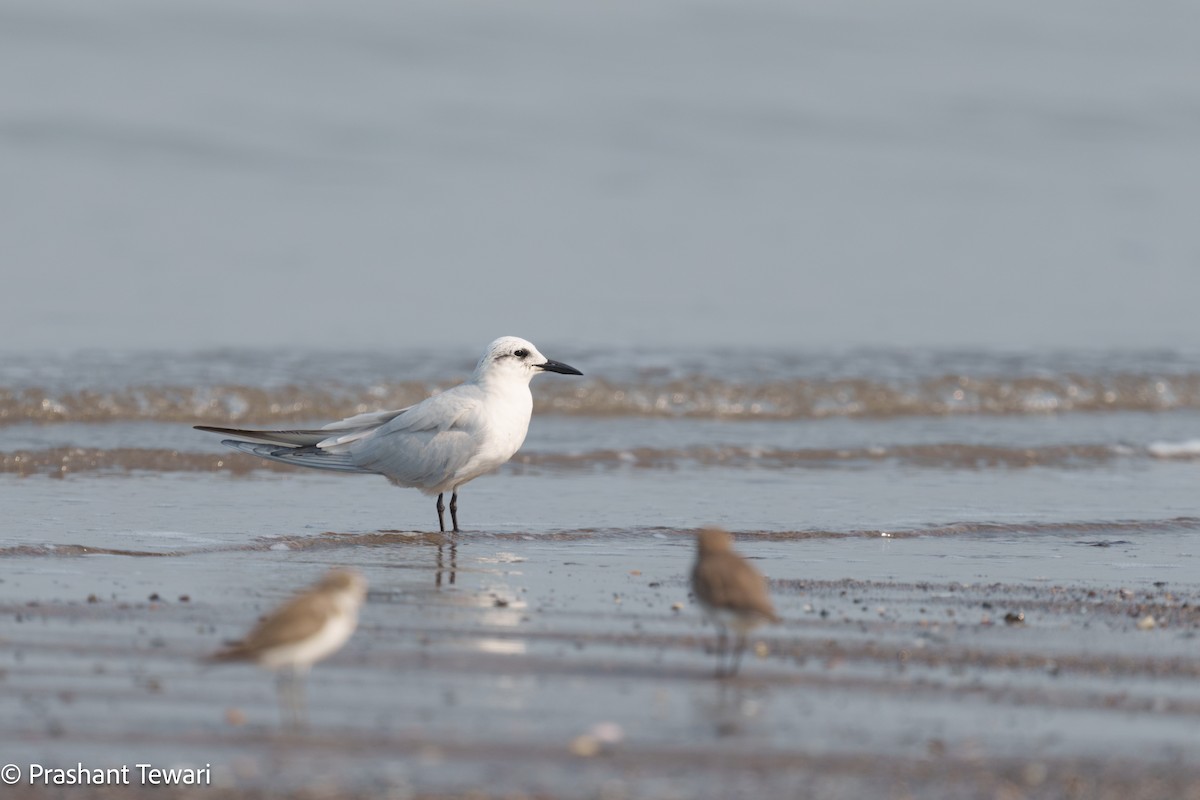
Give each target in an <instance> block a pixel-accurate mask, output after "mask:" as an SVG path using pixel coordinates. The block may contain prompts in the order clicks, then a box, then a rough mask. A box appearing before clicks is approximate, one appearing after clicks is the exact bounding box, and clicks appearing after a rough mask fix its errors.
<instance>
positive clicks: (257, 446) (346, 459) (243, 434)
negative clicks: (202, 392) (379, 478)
mask: <svg viewBox="0 0 1200 800" xmlns="http://www.w3.org/2000/svg"><path fill="white" fill-rule="evenodd" d="M196 428H197V429H198V430H202V431H211V432H212V433H224V434H231V435H233V436H237V437H239V438H237V439H222V440H221V444H223V445H226V446H227V447H232V448H233V449H234V450H241V451H242V452H243V453H249V454H250V455H252V456H258V457H259V458H265V459H268V460H270V461H278V462H279V463H281V464H294V465H295V466H297V467H312V468H313V469H329V470H334V471H335V472H366V473H370V472H371V470H369V469H363V468H361V467H359V466H358V465H357V464H355V463H354V462H352V461H351V460H350V456H349V454H347V453H330V452H329V451H328V450H323V449H321V448H320V447H319V446H318V445H317V443H318V442H320V441H321V440H323V439H326V438H328V437H329V431H320V430H316V431H303V430H300V431H244V430H238V429H236V428H213V427H209V426H207V425H197V426H196Z"/></svg>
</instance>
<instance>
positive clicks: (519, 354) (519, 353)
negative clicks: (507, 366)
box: [513, 347, 529, 358]
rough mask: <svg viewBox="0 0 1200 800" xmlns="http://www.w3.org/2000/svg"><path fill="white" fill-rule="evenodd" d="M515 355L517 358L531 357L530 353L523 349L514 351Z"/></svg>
mask: <svg viewBox="0 0 1200 800" xmlns="http://www.w3.org/2000/svg"><path fill="white" fill-rule="evenodd" d="M513 355H514V356H516V357H517V358H525V357H526V356H528V355H529V351H528V350H526V349H525V348H524V347H522V348H521V349H520V350H514V351H513Z"/></svg>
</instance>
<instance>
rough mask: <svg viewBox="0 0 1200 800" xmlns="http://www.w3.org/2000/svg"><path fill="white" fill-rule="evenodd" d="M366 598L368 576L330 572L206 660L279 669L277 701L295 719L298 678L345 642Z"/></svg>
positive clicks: (300, 711)
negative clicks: (233, 642) (250, 663)
mask: <svg viewBox="0 0 1200 800" xmlns="http://www.w3.org/2000/svg"><path fill="white" fill-rule="evenodd" d="M366 596H367V582H366V579H364V578H363V577H362V576H361V575H359V574H358V573H357V572H353V571H351V570H343V569H335V570H330V571H329V572H328V573H327V574H326V575H325V577H324V578H322V579H321V581H320V582H319V583H317V584H316V585H315V586H313V587H312V588H311V589H309V590H307V591H305V592H302V593H300V594H298V595H296V596H295V597H293V598H292V599H291V600H288V601H287V602H286V603H284V604H283V605H282V606H280V607H279V608H278V609H276V610H275V611H273V612H272V613H270V614H269V615H267V616H266V617H265V618H264V619H262V620H261V621H260V622H259V623H258V625H256V626H255V627H254V629H253V630H251V631H250V633H249V634H248V635H247V636H246V638H245V639H243V640H242V641H241V642H238V643H237V644H235V645H232V646H230V647H228V648H226V649H224V650H222V651H220V652H218V653H215V654H214V655H212V656H211V657H210V658H211V660H213V661H253V662H254V663H256V664H258V665H259V666H262V667H266V668H267V669H274V670H279V695H280V705H281V707H289V708H290V710H291V711H292V712H293V717H294V721H297V722H298V721H300V720H301V719H302V717H303V705H304V702H303V695H302V693H301V691H300V687H299V686H298V679H299V678H300V677H301V676H302V675H303V674H304V673H305V672H306V671H307V670H308V668H309V667H310V666H312V665H313V664H314V663H316V662H317V661H320V660H321V659H323V658H325V657H326V656H328V655H330V654H332V653H334V652H336V651H337V650H338V649H339V648H341V646H342V645H344V644H345V643H346V641H347V640H348V639H349V638H350V635H351V634H352V633H354V629H355V628H356V627H357V625H358V609H359V607H361V606H362V603H363V600H364V599H366Z"/></svg>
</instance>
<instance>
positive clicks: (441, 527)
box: [437, 492, 454, 533]
mask: <svg viewBox="0 0 1200 800" xmlns="http://www.w3.org/2000/svg"><path fill="white" fill-rule="evenodd" d="M442 494H445V492H442ZM450 502H451V504H453V503H454V501H453V500H451V501H450ZM437 510H438V530H440V531H441V532H442V533H445V532H446V518H445V516H443V515H442V512H443V511H445V510H446V507H445V506H444V505H442V495H441V494H439V495H438V501H437ZM450 514H451V516H453V514H454V512H453V511H451V512H450Z"/></svg>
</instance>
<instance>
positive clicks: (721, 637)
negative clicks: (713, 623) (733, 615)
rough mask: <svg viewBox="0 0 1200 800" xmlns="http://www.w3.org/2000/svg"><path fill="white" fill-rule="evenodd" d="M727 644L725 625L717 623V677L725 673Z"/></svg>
mask: <svg viewBox="0 0 1200 800" xmlns="http://www.w3.org/2000/svg"><path fill="white" fill-rule="evenodd" d="M728 646H729V639H728V636H727V634H726V633H725V626H724V625H722V624H721V623H719V622H718V623H717V677H718V678H719V677H721V676H722V675H724V674H725V649H726V648H727V647H728Z"/></svg>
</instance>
